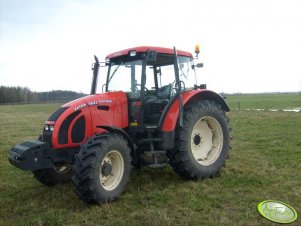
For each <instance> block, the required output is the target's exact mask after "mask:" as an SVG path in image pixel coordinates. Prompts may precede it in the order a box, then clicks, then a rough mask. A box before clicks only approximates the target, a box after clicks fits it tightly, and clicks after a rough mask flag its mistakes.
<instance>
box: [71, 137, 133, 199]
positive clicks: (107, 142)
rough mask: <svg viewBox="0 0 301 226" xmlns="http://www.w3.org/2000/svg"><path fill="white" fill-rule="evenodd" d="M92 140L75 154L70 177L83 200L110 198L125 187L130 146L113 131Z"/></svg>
mask: <svg viewBox="0 0 301 226" xmlns="http://www.w3.org/2000/svg"><path fill="white" fill-rule="evenodd" d="M93 142H94V143H93ZM93 142H92V143H91V144H86V145H83V146H82V147H81V150H80V152H79V153H78V155H77V156H76V159H75V163H74V165H73V170H74V177H73V178H72V181H73V184H74V186H75V192H76V193H77V194H78V195H79V197H80V198H81V199H82V200H83V201H85V202H87V203H95V204H102V203H106V202H111V201H113V200H114V199H116V198H117V197H118V196H119V195H120V194H121V192H123V190H124V189H125V187H126V185H127V183H128V181H129V176H130V171H131V157H130V148H129V147H128V145H127V141H126V140H125V139H124V138H123V137H122V136H120V135H116V134H107V135H104V136H103V137H99V138H97V139H94V140H93Z"/></svg>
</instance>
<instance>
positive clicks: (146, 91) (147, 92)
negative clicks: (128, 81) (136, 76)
mask: <svg viewBox="0 0 301 226" xmlns="http://www.w3.org/2000/svg"><path fill="white" fill-rule="evenodd" d="M138 86H140V87H141V85H140V84H138V83H136V84H135V93H138V92H141V89H138ZM144 90H145V92H144V93H145V94H147V95H149V90H148V88H146V87H145V86H144Z"/></svg>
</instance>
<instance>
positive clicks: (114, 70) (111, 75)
mask: <svg viewBox="0 0 301 226" xmlns="http://www.w3.org/2000/svg"><path fill="white" fill-rule="evenodd" d="M121 64H122V63H120V64H119V65H118V67H116V69H115V70H114V71H113V73H112V75H111V76H110V78H109V81H108V84H109V83H110V81H111V80H112V78H113V76H114V75H115V73H116V71H117V70H118V68H119V67H120V65H121Z"/></svg>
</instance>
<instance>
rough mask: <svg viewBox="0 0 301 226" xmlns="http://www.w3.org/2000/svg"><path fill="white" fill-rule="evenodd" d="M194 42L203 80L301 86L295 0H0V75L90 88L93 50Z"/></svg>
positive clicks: (300, 10)
mask: <svg viewBox="0 0 301 226" xmlns="http://www.w3.org/2000/svg"><path fill="white" fill-rule="evenodd" d="M195 44H200V46H201V54H200V62H203V63H204V68H203V69H201V70H199V72H198V76H199V79H198V81H200V82H201V83H207V87H208V88H209V89H212V90H215V91H217V92H244V93H245V92H275V91H301V1H300V0H227V1H225V0H211V1H208V0H207V1H205V0H182V1H177V0H123V1H121V0H95V1H94V0H82V1H80V0H43V1H41V0H26V1H25V0H0V85H5V86H23V87H24V86H25V87H28V88H30V89H31V90H33V91H48V90H57V89H61V90H73V91H78V92H84V93H89V91H90V84H91V79H92V77H91V76H92V71H91V64H92V63H93V61H94V59H93V55H94V54H96V55H97V56H98V57H99V59H101V60H104V58H105V56H106V55H107V54H109V53H111V52H115V51H118V50H121V49H125V48H129V47H134V46H139V45H152V46H162V47H170V48H172V47H173V46H176V47H177V49H181V50H186V51H189V52H193V51H194V46H195ZM101 69H103V68H101ZM101 76H104V73H101Z"/></svg>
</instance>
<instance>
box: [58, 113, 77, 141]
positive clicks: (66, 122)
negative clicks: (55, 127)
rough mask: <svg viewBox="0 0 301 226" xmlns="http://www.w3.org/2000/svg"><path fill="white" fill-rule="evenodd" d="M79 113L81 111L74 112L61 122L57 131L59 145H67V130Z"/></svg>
mask: <svg viewBox="0 0 301 226" xmlns="http://www.w3.org/2000/svg"><path fill="white" fill-rule="evenodd" d="M80 113H81V111H75V112H73V113H72V114H71V115H69V116H68V117H67V118H66V119H65V120H64V121H63V123H62V125H61V127H60V130H59V144H68V130H69V127H70V124H71V122H72V121H73V120H74V119H75V117H76V116H78V115H79V114H80Z"/></svg>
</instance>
